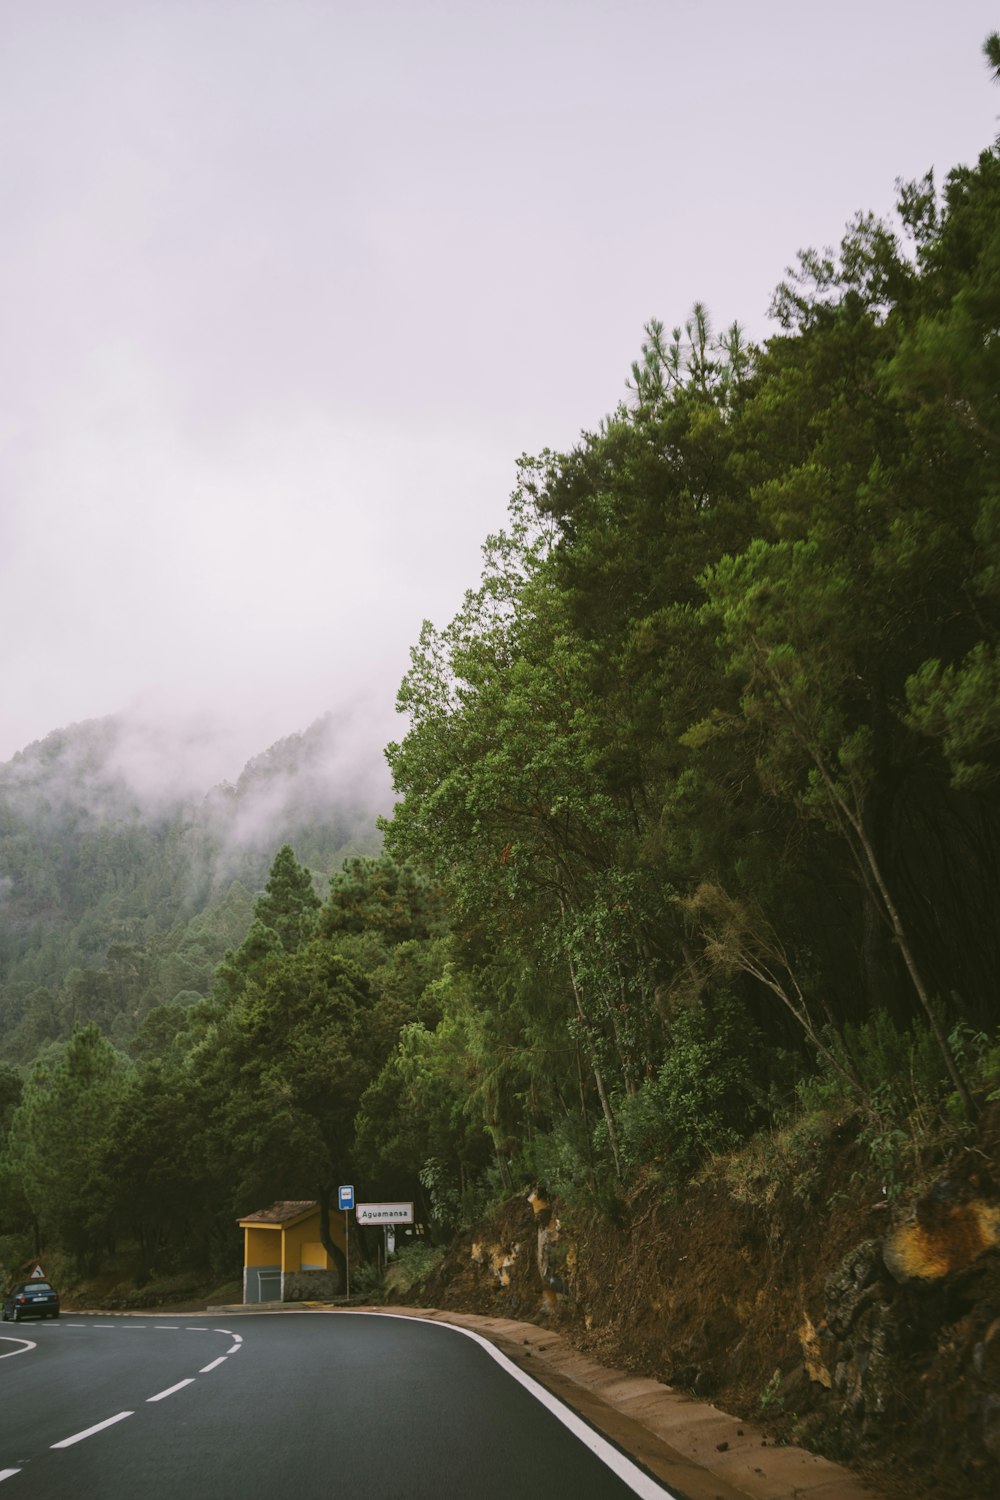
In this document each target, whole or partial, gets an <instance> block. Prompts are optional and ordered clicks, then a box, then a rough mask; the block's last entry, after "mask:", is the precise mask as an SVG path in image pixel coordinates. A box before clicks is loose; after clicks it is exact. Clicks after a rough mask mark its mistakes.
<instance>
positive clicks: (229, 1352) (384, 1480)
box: [0, 1312, 668, 1500]
mask: <svg viewBox="0 0 1000 1500" xmlns="http://www.w3.org/2000/svg"><path fill="white" fill-rule="evenodd" d="M557 1413H558V1414H557ZM272 1494H275V1495H283V1496H291V1495H294V1496H295V1497H296V1500H320V1497H322V1500H327V1497H329V1496H330V1495H331V1494H345V1495H350V1496H351V1497H352V1500H376V1497H378V1500H384V1497H386V1496H391V1495H394V1494H400V1495H406V1496H407V1497H408V1500H448V1497H455V1500H532V1497H535V1496H537V1497H539V1500H541V1497H544V1500H628V1497H630V1496H635V1495H640V1496H643V1497H646V1500H663V1497H664V1496H666V1495H667V1494H668V1491H667V1490H665V1489H664V1488H663V1487H662V1486H661V1485H660V1484H659V1483H658V1482H657V1481H656V1480H655V1479H653V1478H651V1477H650V1476H649V1475H647V1474H646V1473H645V1471H643V1470H641V1469H639V1468H637V1467H636V1466H635V1465H634V1464H633V1463H632V1462H631V1461H630V1460H629V1459H627V1458H626V1457H625V1456H624V1455H622V1454H620V1453H619V1452H618V1450H617V1449H615V1448H613V1447H612V1446H611V1445H610V1444H609V1443H607V1441H606V1440H605V1439H603V1438H602V1437H600V1436H599V1435H598V1434H597V1433H595V1432H594V1431H593V1430H592V1429H591V1428H589V1427H587V1426H586V1424H585V1423H583V1422H582V1421H581V1420H580V1419H579V1418H578V1417H576V1416H575V1415H574V1414H572V1413H571V1412H569V1410H568V1408H566V1407H564V1406H562V1405H561V1404H560V1403H559V1402H557V1401H556V1400H555V1399H554V1398H553V1397H551V1396H549V1395H548V1393H547V1392H544V1391H543V1390H542V1388H541V1387H539V1386H537V1385H535V1383H534V1382H533V1381H531V1380H530V1378H529V1377H527V1376H525V1375H523V1374H522V1373H521V1372H520V1371H518V1370H516V1369H515V1367H514V1366H513V1365H512V1364H510V1362H509V1361H507V1360H506V1359H505V1357H504V1356H503V1355H502V1354H500V1353H499V1351H497V1350H495V1349H493V1348H492V1347H491V1346H488V1345H486V1344H484V1342H483V1341H481V1340H479V1339H477V1338H476V1337H475V1336H470V1335H468V1334H467V1333H465V1332H464V1331H462V1330H458V1329H452V1328H448V1327H443V1326H442V1325H441V1324H439V1323H425V1322H421V1321H416V1320H411V1319H407V1318H394V1317H391V1316H386V1315H374V1316H373V1315H366V1314H363V1313H349V1312H338V1313H333V1314H324V1313H314V1314H310V1313H299V1312H297V1313H289V1314H258V1315H247V1314H239V1315H233V1314H223V1315H219V1316H218V1317H217V1318H216V1317H215V1316H208V1317H202V1318H195V1319H190V1320H189V1319H187V1318H182V1317H179V1318H176V1319H174V1320H172V1319H171V1318H169V1317H167V1316H162V1315H160V1316H157V1317H149V1318H132V1317H117V1318H110V1317H103V1318H102V1317H81V1316H75V1315H73V1314H71V1313H67V1314H64V1315H63V1317H62V1319H60V1320H59V1321H58V1322H34V1321H32V1322H26V1323H21V1324H18V1325H17V1326H16V1327H15V1326H14V1325H12V1324H3V1325H2V1326H0V1500H136V1497H139V1496H141V1497H142V1500H180V1497H184V1500H198V1497H200V1496H206V1497H207V1496H211V1497H213V1500H252V1497H256V1496H263V1495H272Z"/></svg>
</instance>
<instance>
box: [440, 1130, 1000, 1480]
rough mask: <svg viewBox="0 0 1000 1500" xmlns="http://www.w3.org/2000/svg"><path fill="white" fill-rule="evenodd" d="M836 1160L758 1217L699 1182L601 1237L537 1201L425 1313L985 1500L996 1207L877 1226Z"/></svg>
mask: <svg viewBox="0 0 1000 1500" xmlns="http://www.w3.org/2000/svg"><path fill="white" fill-rule="evenodd" d="M831 1151H832V1152H833V1153H836V1152H841V1153H842V1156H841V1158H839V1159H838V1158H837V1157H836V1155H835V1154H833V1155H831V1156H830V1158H829V1159H828V1161H827V1162H826V1163H825V1164H824V1171H823V1172H822V1173H819V1172H817V1174H816V1178H815V1181H816V1182H817V1184H818V1187H817V1190H816V1193H815V1197H814V1198H813V1199H812V1201H811V1202H809V1201H807V1200H804V1196H803V1193H802V1189H801V1183H800V1181H793V1182H792V1184H791V1187H790V1190H789V1192H788V1193H787V1195H786V1196H785V1197H784V1198H780V1197H775V1198H771V1199H769V1200H768V1202H767V1203H766V1205H761V1204H759V1203H751V1204H747V1203H745V1202H742V1201H739V1200H738V1199H736V1198H734V1196H733V1194H732V1193H731V1192H730V1191H729V1190H728V1188H727V1187H726V1186H725V1185H724V1184H720V1183H718V1182H713V1181H710V1180H706V1181H705V1182H703V1183H701V1184H698V1185H691V1187H690V1188H689V1189H688V1190H687V1191H686V1193H685V1194H684V1197H683V1199H682V1200H680V1199H679V1200H678V1201H676V1202H674V1203H670V1202H663V1201H662V1200H660V1199H659V1197H658V1195H656V1194H655V1193H654V1192H652V1191H649V1192H646V1193H645V1194H644V1195H642V1196H639V1195H637V1196H636V1197H635V1198H634V1199H633V1201H632V1203H631V1204H630V1205H629V1207H628V1209H627V1210H623V1211H622V1214H621V1220H620V1222H619V1223H617V1224H612V1223H609V1222H608V1220H607V1219H603V1218H600V1217H599V1216H598V1215H596V1214H581V1213H580V1212H579V1211H575V1212H574V1211H571V1210H570V1209H568V1208H566V1207H565V1206H564V1205H561V1204H560V1205H559V1211H558V1214H557V1212H556V1205H554V1204H553V1202H552V1201H550V1200H549V1198H548V1196H547V1195H546V1194H544V1193H543V1192H542V1191H540V1190H537V1189H536V1190H535V1191H534V1192H532V1193H531V1194H530V1195H529V1196H528V1197H527V1199H526V1198H524V1197H522V1198H520V1199H517V1200H512V1201H511V1202H510V1203H508V1204H507V1205H505V1206H504V1208H503V1209H502V1210H500V1211H499V1212H498V1214H497V1215H496V1216H495V1217H494V1218H493V1220H491V1221H490V1222H489V1223H488V1224H484V1225H481V1226H480V1228H479V1230H478V1232H477V1236H476V1243H475V1244H474V1245H473V1244H471V1243H470V1241H469V1240H466V1241H464V1242H459V1243H458V1244H457V1245H456V1246H455V1247H454V1248H453V1250H452V1251H451V1252H450V1254H449V1256H448V1257H447V1259H446V1260H445V1262H443V1263H442V1265H441V1267H440V1268H439V1269H438V1270H437V1271H436V1272H435V1274H434V1277H433V1280H432V1282H430V1283H429V1284H428V1285H427V1286H426V1287H425V1289H424V1292H423V1295H422V1297H421V1300H423V1301H426V1302H427V1303H428V1304H429V1305H435V1306H439V1307H446V1306H452V1307H457V1308H462V1309H464V1310H467V1311H474V1312H482V1313H492V1314H498V1313H499V1314H501V1315H504V1316H509V1317H518V1318H533V1319H535V1320H536V1321H540V1320H541V1319H542V1318H545V1319H546V1320H551V1321H553V1322H554V1323H555V1325H556V1326H558V1327H559V1328H560V1330H561V1331H562V1332H564V1333H565V1334H567V1335H568V1336H569V1337H570V1338H572V1339H573V1341H574V1342H575V1343H577V1344H578V1345H579V1346H580V1347H581V1348H583V1349H586V1350H588V1351H590V1352H592V1353H594V1354H595V1355H596V1356H597V1357H598V1358H601V1359H606V1360H608V1361H609V1362H611V1363H613V1364H617V1365H620V1366H622V1367H624V1368H627V1369H630V1370H632V1371H635V1372H637V1373H642V1374H646V1375H651V1376H653V1377H655V1378H657V1379H659V1380H662V1381H665V1382H667V1383H669V1384H671V1385H675V1386H680V1387H683V1388H685V1389H687V1390H689V1391H691V1392H693V1393H694V1394H695V1395H699V1396H710V1397H711V1399H712V1400H713V1401H714V1402H715V1403H716V1404H717V1405H719V1406H722V1407H723V1408H724V1409H726V1410H729V1411H731V1412H733V1413H734V1414H736V1415H740V1416H744V1417H747V1418H749V1419H754V1420H757V1421H761V1420H763V1421H765V1422H766V1423H767V1424H769V1425H770V1426H771V1427H772V1429H773V1432H774V1434H775V1436H776V1437H777V1438H778V1439H779V1440H780V1439H788V1440H791V1441H793V1442H796V1443H801V1444H804V1445H805V1446H807V1447H811V1448H813V1449H814V1450H816V1451H818V1452H820V1453H823V1454H825V1455H826V1456H828V1457H830V1458H834V1459H838V1460H840V1461H842V1462H847V1463H849V1464H855V1465H857V1464H860V1465H862V1466H864V1467H865V1468H866V1469H868V1470H869V1471H874V1472H876V1473H877V1474H878V1475H880V1476H881V1477H882V1479H883V1480H884V1479H886V1478H890V1479H898V1480H900V1481H902V1482H903V1484H904V1485H905V1488H906V1493H907V1495H908V1496H909V1497H912V1500H921V1497H923V1500H929V1497H934V1500H987V1497H989V1500H993V1497H994V1496H995V1495H996V1494H998V1493H1000V1238H998V1228H997V1226H998V1224H1000V1201H998V1196H1000V1195H997V1194H996V1193H995V1191H994V1190H993V1188H992V1184H991V1183H990V1182H988V1181H986V1180H985V1179H984V1180H983V1181H981V1182H980V1181H975V1180H972V1181H966V1182H962V1181H955V1180H950V1179H949V1180H945V1181H942V1182H941V1183H939V1184H937V1185H936V1186H935V1187H934V1188H932V1189H931V1190H930V1192H928V1193H926V1194H925V1195H924V1196H923V1197H922V1198H921V1199H920V1200H919V1201H918V1202H917V1204H916V1205H915V1206H914V1207H913V1209H912V1210H910V1211H908V1212H906V1213H905V1214H904V1215H903V1216H902V1217H900V1218H899V1220H898V1221H897V1222H886V1221H888V1220H890V1219H891V1210H889V1209H888V1208H884V1207H883V1206H882V1204H881V1203H879V1205H878V1212H877V1213H876V1212H875V1211H874V1209H873V1208H872V1199H873V1197H874V1196H875V1193H874V1191H872V1189H871V1186H870V1185H869V1186H868V1187H866V1186H864V1185H863V1184H861V1182H860V1170H861V1168H862V1167H863V1164H864V1159H863V1157H862V1156H861V1154H860V1153H856V1154H854V1155H851V1154H850V1143H849V1142H846V1143H844V1142H841V1143H837V1142H834V1143H833V1146H832V1147H831ZM866 1228H867V1233H866ZM874 1229H878V1230H882V1231H884V1232H883V1233H881V1234H878V1235H876V1234H874V1233H873V1232H872V1231H873V1230H874ZM557 1288H558V1290H557Z"/></svg>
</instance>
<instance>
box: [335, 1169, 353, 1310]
mask: <svg viewBox="0 0 1000 1500" xmlns="http://www.w3.org/2000/svg"><path fill="white" fill-rule="evenodd" d="M337 1201H338V1202H339V1204H340V1207H341V1208H342V1209H343V1210H344V1257H345V1260H346V1263H347V1275H346V1277H345V1283H346V1294H347V1298H348V1301H350V1296H351V1230H350V1225H349V1223H348V1219H347V1215H348V1214H349V1213H350V1211H351V1209H352V1208H353V1207H354V1188H353V1187H352V1186H351V1184H350V1183H347V1184H345V1185H344V1186H343V1187H341V1188H340V1189H339V1190H338V1196H337Z"/></svg>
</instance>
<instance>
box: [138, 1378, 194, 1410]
mask: <svg viewBox="0 0 1000 1500" xmlns="http://www.w3.org/2000/svg"><path fill="white" fill-rule="evenodd" d="M186 1385H194V1376H193V1375H189V1376H188V1378H187V1380H178V1382H177V1384H176V1385H170V1386H168V1387H167V1389H166V1390H165V1391H160V1392H159V1393H158V1394H157V1395H155V1396H147V1397H146V1401H147V1404H148V1403H149V1402H150V1401H162V1400H163V1398H164V1396H172V1395H173V1394H174V1391H182V1390H183V1389H184V1387H185V1386H186Z"/></svg>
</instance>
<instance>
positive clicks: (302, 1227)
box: [281, 1209, 344, 1271]
mask: <svg viewBox="0 0 1000 1500" xmlns="http://www.w3.org/2000/svg"><path fill="white" fill-rule="evenodd" d="M282 1238H283V1245H282V1255H281V1269H282V1270H283V1271H299V1270H301V1268H302V1262H303V1261H305V1262H306V1264H307V1265H314V1266H319V1267H320V1269H321V1270H324V1271H328V1270H329V1269H330V1264H331V1263H330V1257H329V1255H327V1253H326V1250H325V1249H324V1248H323V1245H322V1243H321V1241H320V1237H319V1209H316V1211H315V1213H311V1214H307V1216H306V1217H305V1218H304V1219H300V1220H299V1222H298V1223H297V1224H291V1225H286V1226H285V1233H284V1235H283V1237H282ZM330 1238H331V1239H332V1240H333V1243H334V1244H335V1245H336V1246H337V1247H338V1249H340V1250H343V1248H344V1226H343V1224H342V1223H341V1224H338V1223H337V1214H336V1212H333V1213H331V1215H330ZM307 1247H308V1248H307Z"/></svg>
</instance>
